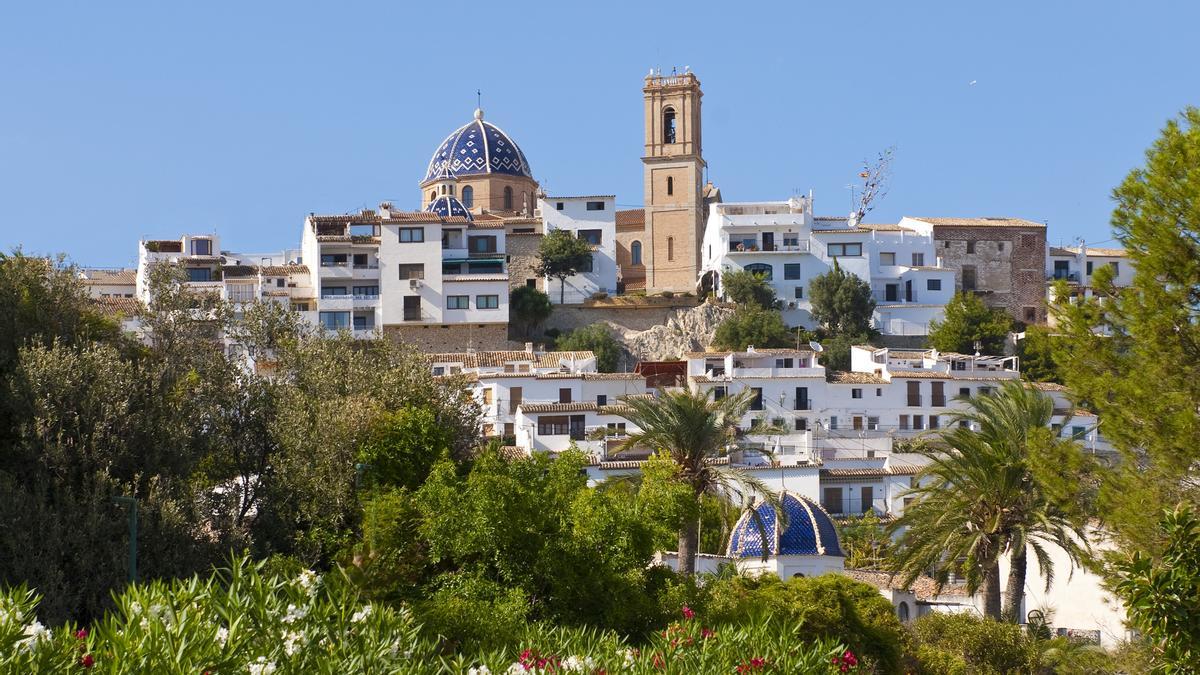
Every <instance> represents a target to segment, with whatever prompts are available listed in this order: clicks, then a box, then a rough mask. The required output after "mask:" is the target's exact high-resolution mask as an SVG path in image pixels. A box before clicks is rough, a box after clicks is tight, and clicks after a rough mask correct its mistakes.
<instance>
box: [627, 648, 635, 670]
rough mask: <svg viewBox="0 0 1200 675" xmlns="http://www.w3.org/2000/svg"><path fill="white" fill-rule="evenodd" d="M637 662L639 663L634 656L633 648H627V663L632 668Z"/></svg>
mask: <svg viewBox="0 0 1200 675" xmlns="http://www.w3.org/2000/svg"><path fill="white" fill-rule="evenodd" d="M635 663H637V659H636V657H635V656H634V653H633V650H632V649H626V650H625V665H626V666H627V667H629V668H632V667H633V665H634V664H635Z"/></svg>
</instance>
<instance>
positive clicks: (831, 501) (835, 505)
mask: <svg viewBox="0 0 1200 675" xmlns="http://www.w3.org/2000/svg"><path fill="white" fill-rule="evenodd" d="M821 506H822V507H824V508H825V510H826V511H828V512H830V513H841V512H842V488H840V487H827V488H825V491H824V493H823V494H822V495H821Z"/></svg>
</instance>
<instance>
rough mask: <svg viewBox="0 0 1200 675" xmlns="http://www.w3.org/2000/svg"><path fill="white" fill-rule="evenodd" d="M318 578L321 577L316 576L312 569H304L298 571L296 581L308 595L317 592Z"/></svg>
mask: <svg viewBox="0 0 1200 675" xmlns="http://www.w3.org/2000/svg"><path fill="white" fill-rule="evenodd" d="M320 580H321V577H319V576H317V573H316V572H313V571H312V570H304V571H303V572H301V573H300V576H298V577H296V583H297V584H299V585H300V588H303V589H304V591H305V592H306V593H308V594H309V595H310V596H312V595H316V594H317V582H318V581H320Z"/></svg>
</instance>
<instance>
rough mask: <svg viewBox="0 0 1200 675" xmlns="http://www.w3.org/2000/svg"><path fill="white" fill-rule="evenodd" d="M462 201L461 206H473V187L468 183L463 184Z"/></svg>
mask: <svg viewBox="0 0 1200 675" xmlns="http://www.w3.org/2000/svg"><path fill="white" fill-rule="evenodd" d="M462 203H463V206H465V207H467V208H468V209H469V208H471V207H472V206H475V188H473V187H471V186H470V185H464V186H463V197H462Z"/></svg>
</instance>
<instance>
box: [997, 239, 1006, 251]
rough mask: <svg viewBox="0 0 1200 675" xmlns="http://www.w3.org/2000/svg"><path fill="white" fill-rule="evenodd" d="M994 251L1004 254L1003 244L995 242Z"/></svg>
mask: <svg viewBox="0 0 1200 675" xmlns="http://www.w3.org/2000/svg"><path fill="white" fill-rule="evenodd" d="M996 250H997V251H999V252H1001V253H1004V242H1002V241H998V242H996Z"/></svg>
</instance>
